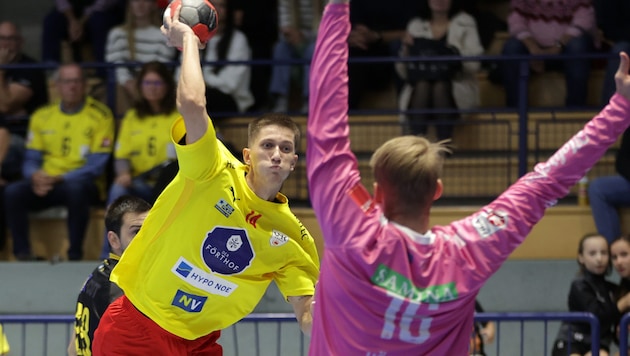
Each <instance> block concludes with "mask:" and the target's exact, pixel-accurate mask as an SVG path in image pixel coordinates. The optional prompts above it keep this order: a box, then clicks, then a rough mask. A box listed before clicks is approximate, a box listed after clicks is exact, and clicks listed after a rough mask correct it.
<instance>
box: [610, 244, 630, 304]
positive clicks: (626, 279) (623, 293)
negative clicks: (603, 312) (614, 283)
mask: <svg viewBox="0 0 630 356" xmlns="http://www.w3.org/2000/svg"><path fill="white" fill-rule="evenodd" d="M610 257H611V259H612V265H613V267H614V268H615V270H616V271H617V274H619V277H621V278H620V280H619V289H618V290H617V293H616V300H617V310H618V311H619V313H621V314H626V313H628V312H629V311H630V235H627V234H623V235H620V236H617V237H616V238H615V239H614V240H613V241H612V243H611V244H610Z"/></svg>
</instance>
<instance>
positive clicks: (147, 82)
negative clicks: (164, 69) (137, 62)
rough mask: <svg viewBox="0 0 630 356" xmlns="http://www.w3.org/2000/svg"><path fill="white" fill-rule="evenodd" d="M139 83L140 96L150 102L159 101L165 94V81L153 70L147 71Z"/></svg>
mask: <svg viewBox="0 0 630 356" xmlns="http://www.w3.org/2000/svg"><path fill="white" fill-rule="evenodd" d="M140 84H141V88H142V97H144V98H145V99H146V100H147V101H148V102H150V103H153V102H155V103H159V102H160V101H161V100H162V99H164V96H166V82H165V81H164V80H162V77H160V75H159V74H157V73H155V72H148V73H147V74H146V75H145V76H144V77H143V78H142V82H141V83H140Z"/></svg>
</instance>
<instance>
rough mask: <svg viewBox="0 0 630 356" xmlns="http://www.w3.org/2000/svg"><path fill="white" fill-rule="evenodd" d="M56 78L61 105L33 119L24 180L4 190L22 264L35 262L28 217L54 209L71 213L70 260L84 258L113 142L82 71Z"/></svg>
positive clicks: (107, 118)
mask: <svg viewBox="0 0 630 356" xmlns="http://www.w3.org/2000/svg"><path fill="white" fill-rule="evenodd" d="M54 78H55V84H56V86H57V90H58V91H59V96H60V101H59V102H55V103H52V104H49V105H47V106H44V107H43V108H40V109H38V110H37V111H36V112H35V113H34V114H33V116H32V117H31V121H30V123H29V128H28V141H27V143H26V155H25V157H24V165H23V169H22V173H23V177H24V178H23V180H20V181H17V182H14V183H10V184H9V185H7V187H6V191H5V197H4V206H5V211H6V217H7V222H8V225H9V230H10V231H11V235H12V236H13V253H14V255H15V257H16V258H17V259H18V260H29V259H33V258H34V256H33V255H32V254H31V249H30V244H29V219H28V218H29V216H28V214H29V212H30V211H37V210H42V209H46V208H49V207H52V206H65V207H66V208H67V209H68V234H69V238H70V248H69V250H68V258H69V259H70V260H79V259H81V257H82V255H83V240H84V237H85V231H86V229H87V226H88V223H89V221H90V206H91V205H93V204H95V203H97V202H98V201H99V189H98V186H97V183H96V181H97V180H99V178H101V177H102V176H103V173H104V171H105V166H106V164H107V161H108V160H109V158H110V156H111V151H112V146H113V141H114V119H113V116H112V113H111V111H110V110H109V108H107V106H106V105H105V104H103V103H100V102H98V101H96V100H95V99H93V98H92V97H89V96H87V95H86V92H85V91H86V80H85V76H84V73H83V70H82V68H81V67H80V66H78V65H77V64H65V65H62V66H60V67H59V69H58V71H57V73H56V74H55V76H54Z"/></svg>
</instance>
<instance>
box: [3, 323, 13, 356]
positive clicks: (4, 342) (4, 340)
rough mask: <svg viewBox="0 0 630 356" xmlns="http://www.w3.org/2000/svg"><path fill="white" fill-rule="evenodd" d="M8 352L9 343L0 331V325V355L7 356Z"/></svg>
mask: <svg viewBox="0 0 630 356" xmlns="http://www.w3.org/2000/svg"><path fill="white" fill-rule="evenodd" d="M9 351H11V348H10V347H9V341H7V336H6V335H5V334H4V330H2V324H0V355H4V354H8V353H9Z"/></svg>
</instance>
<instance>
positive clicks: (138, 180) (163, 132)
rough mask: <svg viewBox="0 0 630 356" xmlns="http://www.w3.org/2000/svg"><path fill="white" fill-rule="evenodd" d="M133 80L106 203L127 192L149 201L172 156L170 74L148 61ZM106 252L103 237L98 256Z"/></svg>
mask: <svg viewBox="0 0 630 356" xmlns="http://www.w3.org/2000/svg"><path fill="white" fill-rule="evenodd" d="M136 83H137V84H136V85H137V88H136V90H138V92H139V93H140V98H139V99H138V100H137V101H136V103H135V104H134V106H133V108H131V109H130V110H129V111H127V113H126V114H125V116H124V118H123V119H122V124H121V127H120V132H119V133H118V137H117V138H116V148H115V150H114V170H115V178H114V182H113V184H112V185H111V187H110V189H109V194H108V197H107V205H108V206H109V205H110V204H111V203H112V202H113V201H114V200H116V199H118V198H119V197H121V196H123V195H127V194H130V195H134V196H138V197H140V198H142V199H144V200H146V201H148V202H150V203H153V201H154V200H155V197H156V193H157V192H155V185H156V183H157V182H158V180H159V177H160V176H161V174H162V171H163V170H164V168H165V167H166V166H167V165H168V164H169V163H170V162H172V161H174V160H175V159H176V155H175V147H174V146H173V143H172V142H171V136H170V132H171V125H172V124H173V122H174V121H175V119H177V118H178V117H179V116H180V115H179V113H178V112H177V108H176V106H175V80H174V79H173V74H172V73H171V71H170V70H169V69H168V68H167V67H166V66H165V65H164V64H162V63H160V62H155V61H154V62H149V63H146V64H144V65H143V66H142V69H141V71H140V74H139V75H138V80H137V81H136ZM162 188H164V186H162ZM105 233H106V234H107V231H106V232H105ZM108 254H109V244H108V242H107V238H105V239H104V241H103V249H102V252H101V258H107V255H108Z"/></svg>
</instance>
